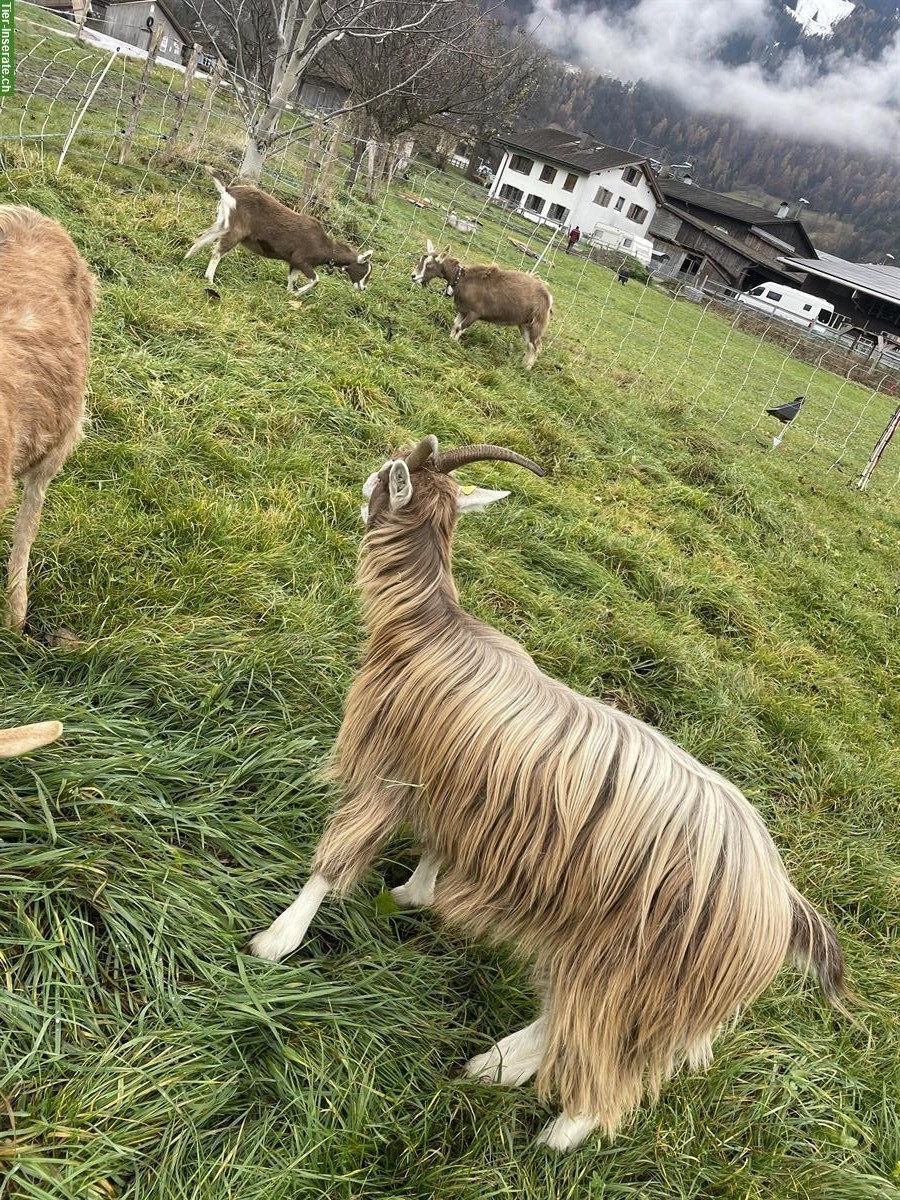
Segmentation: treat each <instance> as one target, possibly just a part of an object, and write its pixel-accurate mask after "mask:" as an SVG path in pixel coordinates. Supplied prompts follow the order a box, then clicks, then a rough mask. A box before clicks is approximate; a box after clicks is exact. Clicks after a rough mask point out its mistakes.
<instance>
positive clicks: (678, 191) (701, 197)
mask: <svg viewBox="0 0 900 1200" xmlns="http://www.w3.org/2000/svg"><path fill="white" fill-rule="evenodd" d="M659 189H660V191H661V192H662V194H663V195H664V196H665V198H666V199H667V200H674V201H675V202H676V204H688V205H694V206H695V207H696V208H705V209H707V210H708V211H709V212H714V213H719V214H720V215H721V216H723V217H733V218H734V220H736V221H746V222H747V224H748V225H767V224H769V223H770V222H774V221H778V216H777V214H776V213H774V212H773V211H772V210H771V209H770V208H762V207H760V205H758V204H747V202H746V201H745V200H735V199H733V198H732V197H731V196H723V195H721V194H720V193H719V192H713V191H710V189H709V188H703V187H697V185H696V183H684V182H683V181H682V180H681V179H670V178H665V177H663V178H662V179H660V180H659ZM778 223H779V224H783V221H778Z"/></svg>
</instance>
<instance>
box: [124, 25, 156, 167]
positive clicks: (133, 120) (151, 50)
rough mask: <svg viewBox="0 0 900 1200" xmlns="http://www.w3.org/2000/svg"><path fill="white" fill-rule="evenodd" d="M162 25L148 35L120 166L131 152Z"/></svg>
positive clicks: (132, 101) (126, 128) (126, 127)
mask: <svg viewBox="0 0 900 1200" xmlns="http://www.w3.org/2000/svg"><path fill="white" fill-rule="evenodd" d="M162 35H163V27H162V25H157V26H156V28H155V29H154V30H153V33H152V34H151V35H150V45H149V47H148V48H147V57H146V59H145V60H144V70H143V72H142V73H141V81H140V83H139V84H138V86H137V88H136V89H135V93H134V95H133V96H132V97H131V115H130V116H129V118H128V124H127V125H126V126H125V134H124V137H123V138H122V148H121V149H120V150H119V160H118V161H119V166H120V167H121V166H122V165H123V164H124V163H125V161H126V160H127V158H128V155H129V153H130V152H131V143H132V142H133V141H134V135H135V134H136V133H137V127H138V121H139V120H140V116H141V109H142V108H143V107H144V100H145V98H146V95H147V89H148V88H149V86H150V76H151V75H152V74H153V64H154V63H155V62H156V56H157V54H158V53H159V43H160V42H161V41H162Z"/></svg>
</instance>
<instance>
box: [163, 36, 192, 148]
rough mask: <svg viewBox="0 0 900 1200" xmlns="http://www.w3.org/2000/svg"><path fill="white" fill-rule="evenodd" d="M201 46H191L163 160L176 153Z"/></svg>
mask: <svg viewBox="0 0 900 1200" xmlns="http://www.w3.org/2000/svg"><path fill="white" fill-rule="evenodd" d="M200 49H201V47H200V46H199V45H198V43H197V42H194V45H193V46H192V48H191V54H190V57H189V58H188V60H187V64H186V65H185V68H184V85H183V86H182V89H181V95H180V96H179V97H178V100H177V102H176V104H175V116H174V118H173V120H172V128H171V129H170V130H169V136H168V137H167V139H166V148H165V150H164V151H163V154H162V158H161V160H160V161H161V162H164V163H166V162H168V161H169V159H170V158H172V157H173V155H174V154H175V143H176V142H177V141H178V133H179V131H180V129H181V122H182V121H183V120H184V114H185V113H186V112H187V106H188V102H189V101H190V98H191V89H192V87H193V84H194V74H195V72H196V70H197V63H198V62H199V61H200Z"/></svg>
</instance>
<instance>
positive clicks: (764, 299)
mask: <svg viewBox="0 0 900 1200" xmlns="http://www.w3.org/2000/svg"><path fill="white" fill-rule="evenodd" d="M737 298H738V300H739V301H740V302H741V304H747V305H749V307H750V308H758V309H761V310H762V311H763V312H767V313H770V314H771V315H772V316H776V317H781V319H782V320H783V321H793V322H794V323H795V324H796V325H805V326H806V327H807V329H812V328H814V326H816V325H829V326H830V325H833V324H835V322H836V318H835V312H834V305H833V304H829V303H828V301H827V300H821V299H820V298H819V297H818V296H811V295H810V294H809V292H801V291H799V290H798V289H797V288H792V287H785V286H784V284H781V283H761V284H759V285H758V287H755V288H751V289H750V291H749V292H740V293H739V295H738V297H737ZM837 319H838V320H839V318H837Z"/></svg>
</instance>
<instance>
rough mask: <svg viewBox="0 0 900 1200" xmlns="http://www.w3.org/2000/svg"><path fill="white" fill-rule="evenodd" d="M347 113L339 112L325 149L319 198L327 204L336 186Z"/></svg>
mask: <svg viewBox="0 0 900 1200" xmlns="http://www.w3.org/2000/svg"><path fill="white" fill-rule="evenodd" d="M347 115H348V114H347V113H341V114H339V115H338V116H337V118H336V119H335V122H334V125H333V126H332V134H331V139H330V141H329V143H328V148H327V149H326V151H325V165H324V167H323V169H322V174H321V176H320V178H319V189H318V191H319V200H320V201H321V203H322V204H327V203H328V201H329V200H330V199H331V190H332V187H333V186H334V172H335V168H336V167H337V164H338V159H339V158H340V156H341V145H342V143H343V141H344V130H345V128H346V125H347Z"/></svg>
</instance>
